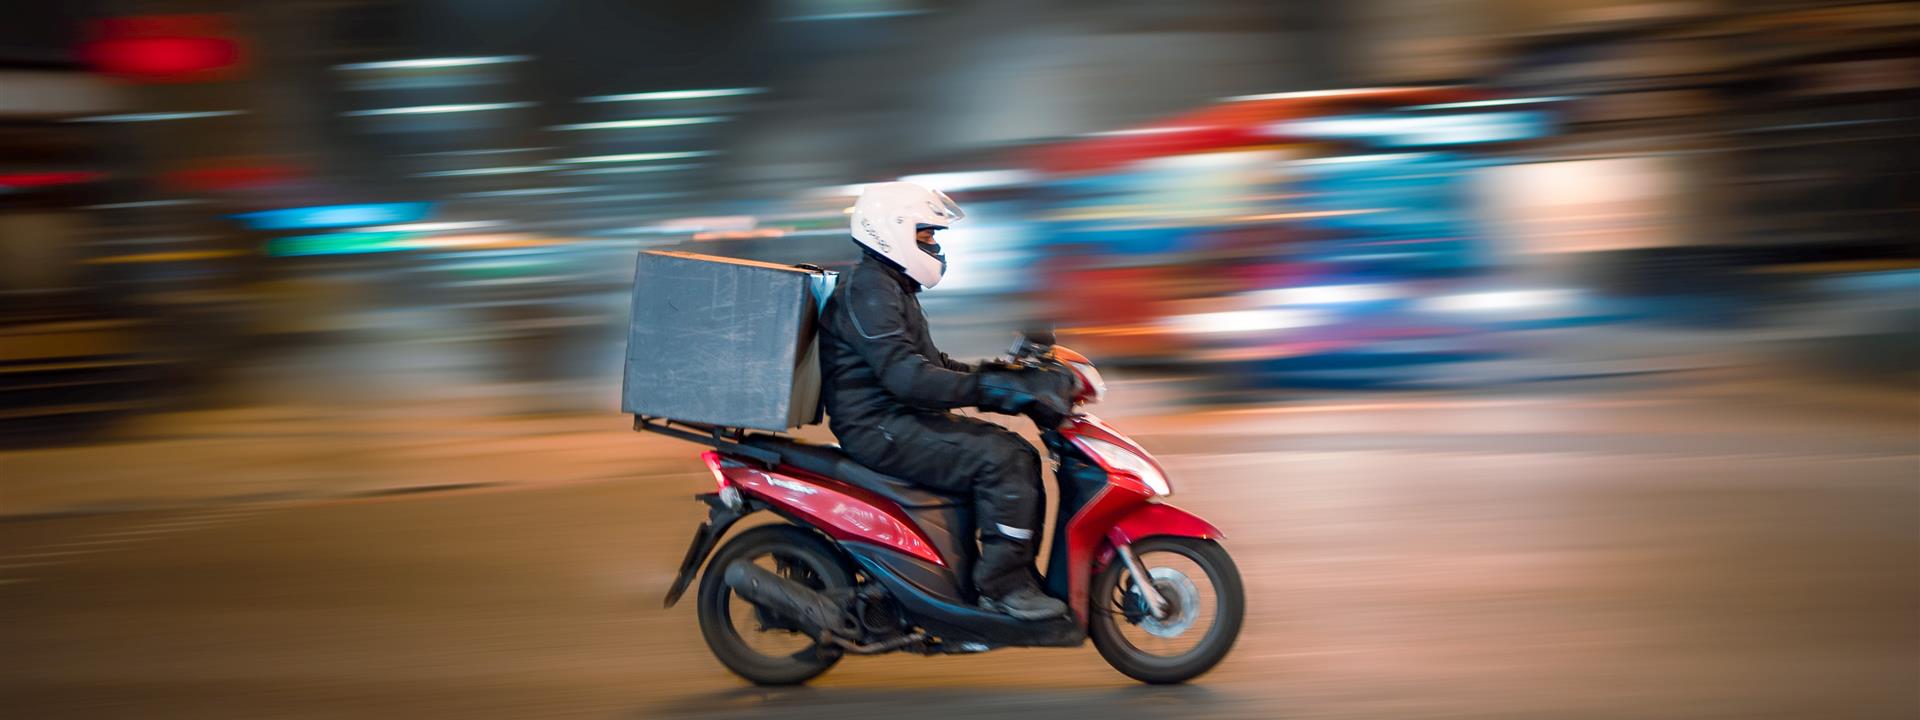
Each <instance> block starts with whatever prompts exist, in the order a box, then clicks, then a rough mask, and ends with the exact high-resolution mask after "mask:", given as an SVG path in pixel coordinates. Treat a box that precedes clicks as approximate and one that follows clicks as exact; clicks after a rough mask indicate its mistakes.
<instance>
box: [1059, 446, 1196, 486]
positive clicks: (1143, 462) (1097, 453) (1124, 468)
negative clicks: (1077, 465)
mask: <svg viewBox="0 0 1920 720" xmlns="http://www.w3.org/2000/svg"><path fill="white" fill-rule="evenodd" d="M1077 440H1078V441H1079V442H1080V446H1081V447H1083V448H1086V450H1087V452H1090V453H1093V455H1094V457H1095V458H1096V459H1098V460H1099V461H1100V464H1102V465H1105V466H1107V469H1108V470H1118V471H1120V472H1124V473H1127V474H1128V475H1132V476H1134V477H1137V478H1140V481H1141V482H1143V483H1146V484H1147V487H1149V488H1152V489H1153V494H1154V495H1157V496H1160V497H1166V496H1168V495H1172V494H1173V486H1172V485H1169V484H1168V483H1167V475H1166V473H1163V472H1160V468H1159V467H1157V466H1155V465H1154V464H1153V461H1151V460H1148V459H1146V458H1144V457H1141V456H1140V455H1139V454H1138V453H1135V452H1134V451H1132V450H1128V449H1126V448H1123V447H1120V446H1119V445H1115V444H1113V443H1110V442H1107V441H1105V440H1101V439H1099V438H1092V437H1085V436H1082V437H1080V438H1077Z"/></svg>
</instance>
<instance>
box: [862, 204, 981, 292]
mask: <svg viewBox="0 0 1920 720" xmlns="http://www.w3.org/2000/svg"><path fill="white" fill-rule="evenodd" d="M966 216H967V214H966V213H964V212H961V211H960V206H959V205H956V204H954V202H953V198H950V197H947V194H946V193H943V192H940V191H939V190H934V189H931V188H925V187H921V186H919V185H915V184H913V183H909V182H890V183H874V184H872V185H868V186H867V187H866V189H865V190H863V191H862V192H861V193H860V200H859V201H858V202H855V203H854V204H853V239H854V241H855V242H858V243H860V244H861V245H865V246H866V247H867V248H868V249H870V250H872V251H874V252H876V253H880V255H881V256H882V257H885V258H886V259H888V260H891V261H893V264H895V265H898V266H900V268H901V269H903V270H906V271H907V276H908V277H911V278H913V279H914V281H915V282H918V283H920V287H923V288H930V287H933V286H934V285H938V284H940V276H941V275H943V274H945V273H946V271H947V259H946V257H944V256H942V255H941V254H940V246H938V245H934V246H925V245H921V244H920V243H919V241H918V240H916V239H915V238H914V235H915V234H916V233H918V232H919V231H920V228H923V227H935V228H943V229H944V228H946V227H948V226H951V225H953V224H954V223H956V222H959V221H960V219H961V218H964V217H966Z"/></svg>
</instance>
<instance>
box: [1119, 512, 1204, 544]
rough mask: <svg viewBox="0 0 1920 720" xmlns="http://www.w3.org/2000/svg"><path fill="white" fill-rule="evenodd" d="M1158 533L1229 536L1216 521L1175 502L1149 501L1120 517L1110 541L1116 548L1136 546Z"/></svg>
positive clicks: (1199, 536) (1194, 536)
mask: <svg viewBox="0 0 1920 720" xmlns="http://www.w3.org/2000/svg"><path fill="white" fill-rule="evenodd" d="M1155 535H1172V536H1174V537H1190V538H1199V539H1201V540H1219V539H1221V538H1224V537H1226V536H1227V535H1226V533H1223V532H1220V528H1217V527H1214V526H1213V523H1210V522H1207V521H1205V520H1202V519H1200V516H1198V515H1195V514H1193V513H1190V512H1187V511H1185V510H1181V509H1180V508H1177V507H1174V506H1172V505H1166V504H1162V503H1147V504H1145V505H1141V506H1140V507H1139V508H1138V509H1135V510H1134V511H1133V512H1131V513H1128V514H1127V516H1126V517H1123V518H1120V521H1119V522H1116V523H1114V524H1113V527H1112V528H1111V529H1109V530H1107V542H1110V543H1113V545H1114V547H1119V546H1121V545H1132V544H1134V543H1136V542H1139V541H1141V540H1144V539H1146V538H1150V537H1153V536H1155Z"/></svg>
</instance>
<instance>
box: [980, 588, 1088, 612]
mask: <svg viewBox="0 0 1920 720" xmlns="http://www.w3.org/2000/svg"><path fill="white" fill-rule="evenodd" d="M980 607H981V608H984V609H987V610H991V611H993V612H997V613H1006V614H1008V615H1012V616H1013V617H1014V619H1016V620H1052V619H1053V618H1058V617H1066V616H1067V604H1066V603H1063V602H1060V601H1059V600H1057V599H1054V597H1053V596H1051V595H1048V594H1046V593H1043V592H1040V588H1038V587H1035V586H1034V585H1033V584H1032V583H1028V584H1026V585H1022V586H1020V587H1018V588H1014V590H1013V592H1010V593H1006V594H1004V595H1001V596H1000V597H987V595H986V593H981V594H980Z"/></svg>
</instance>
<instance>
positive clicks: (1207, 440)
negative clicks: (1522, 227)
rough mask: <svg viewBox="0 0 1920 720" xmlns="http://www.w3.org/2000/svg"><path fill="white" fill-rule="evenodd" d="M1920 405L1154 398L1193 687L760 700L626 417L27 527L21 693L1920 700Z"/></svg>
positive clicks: (1431, 709)
mask: <svg viewBox="0 0 1920 720" xmlns="http://www.w3.org/2000/svg"><path fill="white" fill-rule="evenodd" d="M1125 389H1126V386H1121V387H1118V388H1116V393H1119V392H1121V391H1124V390H1125ZM1139 389H1140V390H1141V391H1142V393H1143V394H1145V393H1146V392H1148V391H1149V390H1153V389H1154V388H1149V387H1146V386H1141V387H1140V388H1139ZM1161 391H1163V392H1164V389H1161ZM1869 395H1870V394H1869ZM1900 398H1901V396H1900V395H1899V394H1898V393H1894V394H1892V395H1890V396H1889V397H1886V398H1880V399H1874V398H1872V397H1867V398H1858V397H1841V396H1838V395H1835V394H1832V393H1828V392H1826V391H1824V390H1822V389H1820V388H1814V387H1782V386H1779V385H1777V384H1774V383H1772V382H1771V381H1767V382H1761V381H1754V380H1746V381H1730V382H1725V383H1715V384H1700V385H1692V384H1682V383H1667V384H1646V385H1636V386H1632V387H1618V386H1605V387H1600V386H1585V387H1575V386H1568V387H1553V388H1536V389H1532V390H1529V391H1527V392H1525V393H1517V392H1516V393H1507V394H1488V393H1479V394H1474V395H1458V394H1444V393H1440V394H1426V395H1417V396H1409V395H1392V394H1357V395H1353V396H1321V397H1315V398H1312V399H1311V400H1310V401H1307V400H1299V401H1296V400H1289V399H1277V400H1274V401H1271V402H1261V403H1250V404H1243V405H1237V406H1233V407H1228V408H1206V409H1199V408H1193V409H1183V408H1179V407H1177V406H1171V405H1168V406H1159V407H1154V408H1135V409H1130V410H1121V411H1119V412H1118V414H1116V415H1115V416H1113V417H1111V418H1110V420H1111V421H1112V422H1113V423H1114V424H1115V425H1117V426H1118V427H1120V428H1121V429H1123V430H1133V431H1135V432H1136V433H1137V436H1138V439H1140V440H1141V441H1142V443H1143V444H1144V445H1145V446H1146V447H1148V448H1149V449H1151V450H1154V451H1156V452H1158V453H1160V454H1161V459H1162V460H1163V461H1164V463H1165V464H1166V466H1167V467H1168V469H1169V470H1170V472H1171V474H1172V477H1173V481H1174V484H1175V489H1176V493H1177V494H1176V496H1175V497H1174V498H1172V502H1174V503H1175V504H1178V505H1181V506H1183V507H1186V508H1188V509H1191V510H1194V511H1196V512H1198V513H1199V514H1201V515H1202V516H1205V517H1207V518H1209V519H1210V520H1213V521H1214V522H1216V523H1217V524H1219V525H1220V526H1221V527H1223V528H1224V529H1225V531H1226V532H1227V534H1228V540H1227V542H1226V545H1227V547H1228V548H1229V549H1230V550H1231V552H1232V553H1233V554H1234V557H1235V559H1236V561H1237V562H1238V563H1239V566H1240V568H1241V571H1242V573H1243V574H1244V576H1245V578H1246V581H1247V590H1248V593H1249V600H1250V605H1249V610H1248V613H1247V624H1246V629H1245V633H1244V634H1243V636H1242V637H1241V639H1240V642H1239V644H1238V645H1237V646H1236V648H1235V650H1234V652H1233V654H1232V655H1230V656H1229V657H1228V659H1227V660H1226V662H1225V663H1223V664H1222V665H1221V666H1220V667H1219V668H1217V669H1216V670H1215V671H1214V672H1213V673H1211V674H1209V675H1207V676H1204V677H1202V678H1201V679H1199V680H1197V681H1195V682H1193V683H1191V684H1189V685H1186V686H1180V687H1145V686H1139V685H1136V684H1134V683H1132V682H1131V681H1129V680H1127V679H1126V678H1125V677H1123V676H1121V675H1119V674H1118V673H1116V672H1114V671H1112V670H1111V669H1109V668H1107V667H1106V666H1105V665H1104V663H1103V662H1102V661H1101V660H1100V658H1099V656H1098V655H1097V654H1096V653H1094V652H1093V650H1092V649H1091V648H1079V649H1066V650H1011V651H999V652H994V653H990V654H985V655H977V656H961V657H940V658H923V657H917V656H902V655H891V656H882V657H870V658H850V659H848V660H846V661H845V662H843V663H842V664H841V665H840V666H839V667H837V668H835V669H834V670H833V671H831V672H829V673H828V674H827V675H825V676H823V677H822V678H820V679H819V680H817V681H816V682H814V683H813V684H812V685H811V686H809V687H805V688H794V689H777V690H766V689H758V688H753V687H751V686H748V685H746V684H744V683H743V682H741V681H739V680H738V679H736V678H734V677H732V676H731V675H729V674H728V673H727V672H726V671H725V670H724V669H723V668H722V667H721V666H720V665H719V664H718V663H717V662H716V661H714V660H713V659H712V657H711V656H710V655H709V654H708V652H707V650H706V648H705V646H704V645H703V643H702V642H701V640H700V635H699V632H698V629H697V628H696V626H695V624H694V612H693V609H692V608H691V607H690V606H688V605H686V604H683V605H681V606H680V607H677V608H674V609H671V610H663V609H662V608H661V607H660V597H661V594H662V593H663V591H664V590H665V588H666V586H667V584H668V582H669V581H670V580H671V577H672V573H673V570H674V568H675V565H676V562H677V561H678V559H679V555H680V554H681V552H682V551H683V549H684V547H685V543H686V540H687V537H688V536H689V534H690V532H691V531H692V529H693V527H694V525H695V524H696V523H698V522H699V520H700V519H701V518H702V513H701V510H700V508H699V506H697V505H696V504H695V503H694V502H692V501H691V500H690V499H689V496H690V495H691V494H692V493H695V492H701V491H703V490H704V489H705V485H706V483H707V482H708V480H707V478H706V475H705V473H704V470H703V469H702V468H701V467H700V466H699V463H698V461H697V460H696V459H695V457H694V456H695V453H696V450H695V449H694V448H693V447H692V446H682V445H678V444H676V443H675V442H673V441H670V440H666V439H660V438H650V437H639V436H636V437H633V438H631V439H623V442H628V441H630V442H631V443H633V446H634V448H635V458H636V460H635V463H634V467H633V468H632V469H631V471H630V473H624V474H622V473H615V474H614V476H611V477H607V476H598V477H589V478H585V479H575V480H567V481H556V482H538V483H524V484H514V483H505V484H497V485H489V486H486V487H478V488H475V487H463V486H462V485H461V484H459V483H455V482H442V483H435V482H426V481H423V482H421V483H419V484H418V487H419V488H421V489H422V490H421V491H419V492H401V493H394V494H384V495H381V494H371V495H368V496H363V497H349V498H339V497H331V498H330V497H292V496H289V497H281V498H265V499H255V500H251V501H249V500H244V499H226V500H221V501H218V502H213V501H209V502H205V503H203V504H199V505H197V506H196V505H191V504H189V505H174V506H170V507H168V508H167V509H161V510H128V511H120V512H98V513H90V514H73V515H58V516H38V517H23V518H17V519H12V520H8V521H4V522H0V708H6V710H5V711H4V712H0V715H5V716H7V717H16V718H146V719H151V718H250V719H251V718H343V717H354V718H374V717H378V718H388V717H397V718H439V717H459V718H535V717H538V718H545V717H559V718H572V717H578V718H646V717H687V718H734V717H741V718H744V717H785V718H796V719H800V718H836V719H843V720H844V719H846V718H867V717H875V718H878V717H915V718H945V717H953V718H961V717H965V718H978V717H1010V718H1011V717H1018V718H1040V717H1102V718H1147V717H1155V718H1158V717H1183V718H1256V717H1258V718H1443V717H1444V718H1463V717H1487V718H1558V719H1573V718H1783V719H1784V718H1792V719H1795V720H1800V719H1804V718H1840V717H1845V718H1911V717H1915V716H1916V715H1920V690H1916V685H1915V679H1916V677H1920V613H1916V611H1915V608H1920V564H1917V561H1920V462H1917V461H1916V455H1915V438H1914V432H1913V431H1914V429H1915V425H1914V420H1915V417H1914V414H1913V410H1912V408H1911V405H1910V403H1909V402H1906V401H1903V400H1901V399H1900ZM610 426H611V429H610V430H609V431H608V432H624V430H623V429H622V428H620V427H619V421H618V420H617V419H615V420H612V421H610ZM564 451H565V448H564V447H562V448H559V449H557V450H554V452H564ZM527 452H533V450H527ZM522 460H523V461H526V462H533V463H537V462H538V460H539V459H538V458H522Z"/></svg>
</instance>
